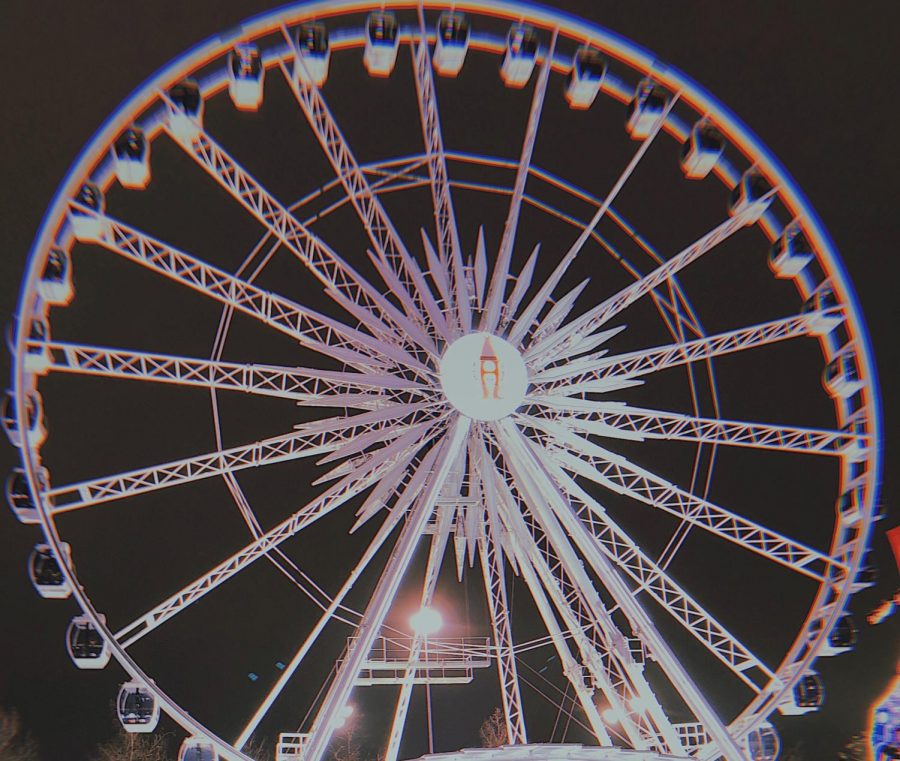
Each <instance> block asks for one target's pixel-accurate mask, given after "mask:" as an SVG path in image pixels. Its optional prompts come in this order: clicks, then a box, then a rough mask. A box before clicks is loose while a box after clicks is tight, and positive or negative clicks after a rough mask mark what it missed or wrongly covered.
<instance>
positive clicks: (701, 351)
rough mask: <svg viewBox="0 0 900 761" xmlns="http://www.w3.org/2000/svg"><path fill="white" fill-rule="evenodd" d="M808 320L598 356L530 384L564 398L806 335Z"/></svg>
mask: <svg viewBox="0 0 900 761" xmlns="http://www.w3.org/2000/svg"><path fill="white" fill-rule="evenodd" d="M810 319H811V317H810V315H809V314H802V315H793V316H791V317H784V318H782V319H780V320H772V321H771V322H765V323H762V324H761V325H751V326H750V327H747V328H740V329H738V330H732V331H728V332H727V333H716V334H714V335H711V336H704V337H703V338H696V339H694V340H692V341H684V342H682V343H674V344H668V345H666V346H656V347H653V348H651V349H642V350H639V351H633V352H628V353H627V354H617V355H613V356H606V357H600V358H599V359H596V360H595V361H593V362H592V363H591V364H590V365H588V366H587V367H586V366H585V365H584V364H581V363H578V364H576V363H574V362H573V363H568V364H564V365H560V366H559V367H551V368H547V369H545V370H542V371H539V372H537V373H535V374H534V376H533V380H534V382H535V383H537V384H540V385H539V386H538V388H537V389H536V390H535V391H533V392H532V393H534V394H540V393H549V392H553V393H556V394H563V395H565V394H569V393H582V392H589V391H590V390H591V384H592V383H599V382H603V381H605V380H606V379H607V378H620V377H627V378H634V377H639V376H641V375H646V374H648V373H653V372H657V371H658V370H665V369H667V368H669V367H677V366H679V365H683V364H686V363H688V362H697V361H699V360H705V359H712V358H714V357H719V356H722V355H725V354H731V353H733V352H737V351H744V350H746V349H752V348H756V347H758V346H766V345H768V344H771V343H775V342H777V341H786V340H788V339H791V338H799V337H802V336H807V335H809V325H810Z"/></svg>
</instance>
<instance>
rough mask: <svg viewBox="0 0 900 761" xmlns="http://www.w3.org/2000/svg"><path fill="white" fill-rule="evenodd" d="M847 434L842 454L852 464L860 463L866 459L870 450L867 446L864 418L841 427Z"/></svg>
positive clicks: (842, 446)
mask: <svg viewBox="0 0 900 761" xmlns="http://www.w3.org/2000/svg"><path fill="white" fill-rule="evenodd" d="M841 432H842V433H845V434H847V435H846V436H845V437H844V438H843V439H842V441H841V446H840V452H841V454H842V455H843V456H844V457H846V458H847V459H848V460H849V461H850V462H860V461H861V460H864V459H865V458H866V454H867V452H868V450H867V449H866V444H865V438H864V437H865V435H866V422H865V420H864V419H862V418H857V419H856V420H852V421H850V422H849V423H847V424H846V425H844V426H842V427H841Z"/></svg>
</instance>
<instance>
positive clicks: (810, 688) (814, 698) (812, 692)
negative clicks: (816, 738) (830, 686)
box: [778, 671, 825, 716]
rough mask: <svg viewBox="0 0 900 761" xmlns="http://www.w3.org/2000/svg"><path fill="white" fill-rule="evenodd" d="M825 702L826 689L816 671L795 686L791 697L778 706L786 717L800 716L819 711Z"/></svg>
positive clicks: (806, 675) (807, 674)
mask: <svg viewBox="0 0 900 761" xmlns="http://www.w3.org/2000/svg"><path fill="white" fill-rule="evenodd" d="M824 701H825V687H824V686H823V685H822V680H821V679H820V678H819V675H818V674H816V673H815V672H814V671H810V672H808V673H806V674H804V675H803V676H801V677H800V679H798V680H797V683H796V684H795V685H794V689H793V690H792V691H791V697H790V699H789V700H787V701H785V702H784V703H782V704H781V705H779V706H778V710H779V711H780V712H781V713H782V714H783V715H785V716H799V715H801V714H804V713H811V712H812V711H817V710H819V708H820V707H821V706H822V703H823V702H824Z"/></svg>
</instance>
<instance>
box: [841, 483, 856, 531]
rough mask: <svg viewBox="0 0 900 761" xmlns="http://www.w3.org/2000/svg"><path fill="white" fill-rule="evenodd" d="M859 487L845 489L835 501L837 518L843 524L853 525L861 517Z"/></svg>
mask: <svg viewBox="0 0 900 761" xmlns="http://www.w3.org/2000/svg"><path fill="white" fill-rule="evenodd" d="M859 497H860V495H859V489H858V488H853V489H847V491H845V492H843V493H842V494H841V496H839V497H838V498H837V501H836V502H835V512H836V513H837V518H838V520H839V521H840V522H841V523H842V524H844V525H845V526H855V525H856V524H857V523H859V519H860V517H861V513H860V509H859V507H860V505H859Z"/></svg>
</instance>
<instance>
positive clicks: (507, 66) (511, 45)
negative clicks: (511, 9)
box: [500, 24, 538, 88]
mask: <svg viewBox="0 0 900 761" xmlns="http://www.w3.org/2000/svg"><path fill="white" fill-rule="evenodd" d="M537 52H538V38H537V34H535V32H534V29H532V28H531V27H530V26H525V25H524V24H516V25H515V26H514V27H512V28H511V29H510V30H509V33H508V34H507V35H506V50H504V51H503V60H502V61H501V62H500V77H501V79H503V84H505V85H506V86H507V87H515V88H521V87H525V85H526V84H528V80H529V79H531V72H532V71H534V64H535V63H536V62H537Z"/></svg>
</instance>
